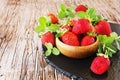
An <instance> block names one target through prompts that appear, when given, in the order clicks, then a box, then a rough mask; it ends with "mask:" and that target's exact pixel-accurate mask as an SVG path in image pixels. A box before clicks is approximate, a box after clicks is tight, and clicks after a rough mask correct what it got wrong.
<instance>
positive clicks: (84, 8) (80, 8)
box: [75, 5, 87, 12]
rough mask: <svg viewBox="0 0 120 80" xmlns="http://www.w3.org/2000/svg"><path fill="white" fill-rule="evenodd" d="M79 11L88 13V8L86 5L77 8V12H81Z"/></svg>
mask: <svg viewBox="0 0 120 80" xmlns="http://www.w3.org/2000/svg"><path fill="white" fill-rule="evenodd" d="M79 11H83V12H86V11H87V7H86V6H85V5H78V6H77V7H76V8H75V12H79Z"/></svg>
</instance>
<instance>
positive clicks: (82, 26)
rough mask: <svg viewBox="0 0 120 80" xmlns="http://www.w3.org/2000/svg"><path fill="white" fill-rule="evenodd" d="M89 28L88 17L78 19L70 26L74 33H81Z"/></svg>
mask: <svg viewBox="0 0 120 80" xmlns="http://www.w3.org/2000/svg"><path fill="white" fill-rule="evenodd" d="M89 30H90V22H89V20H88V19H79V20H78V21H77V22H76V23H75V25H74V26H73V28H72V32H73V33H75V34H83V33H86V32H88V31H89Z"/></svg>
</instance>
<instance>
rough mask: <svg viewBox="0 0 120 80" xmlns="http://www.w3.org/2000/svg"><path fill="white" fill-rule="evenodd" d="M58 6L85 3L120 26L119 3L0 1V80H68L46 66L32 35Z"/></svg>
mask: <svg viewBox="0 0 120 80" xmlns="http://www.w3.org/2000/svg"><path fill="white" fill-rule="evenodd" d="M61 3H63V4H65V5H67V6H69V5H78V4H87V5H88V6H89V7H94V8H95V9H96V10H97V12H98V13H99V14H101V15H102V16H103V17H105V18H107V19H108V20H109V21H110V22H115V23H120V10H119V9H120V0H0V80H70V78H68V77H66V76H64V75H63V74H62V73H60V72H58V71H56V70H55V69H54V68H52V67H51V66H50V65H48V64H47V63H46V61H45V60H44V58H43V57H42V50H41V43H40V39H39V38H38V37H37V35H36V33H35V32H34V28H35V27H36V25H37V20H38V18H39V16H41V15H45V14H47V13H49V12H53V13H55V14H56V13H57V11H58V8H59V6H60V4H61Z"/></svg>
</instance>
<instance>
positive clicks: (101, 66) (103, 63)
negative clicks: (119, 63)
mask: <svg viewBox="0 0 120 80" xmlns="http://www.w3.org/2000/svg"><path fill="white" fill-rule="evenodd" d="M109 67H110V60H109V58H105V57H104V56H97V57H95V59H94V60H93V62H92V64H91V67H90V69H91V71H92V72H94V73H95V74H98V75H101V74H103V73H105V72H106V71H107V70H108V68H109Z"/></svg>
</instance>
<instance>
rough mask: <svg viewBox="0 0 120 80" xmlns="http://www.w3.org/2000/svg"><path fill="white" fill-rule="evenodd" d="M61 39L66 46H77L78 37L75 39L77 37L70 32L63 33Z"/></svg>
mask: <svg viewBox="0 0 120 80" xmlns="http://www.w3.org/2000/svg"><path fill="white" fill-rule="evenodd" d="M61 39H62V41H63V42H64V43H65V44H68V45H71V46H79V41H78V37H77V35H75V34H74V33H72V32H65V33H64V34H63V35H62V36H61Z"/></svg>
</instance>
